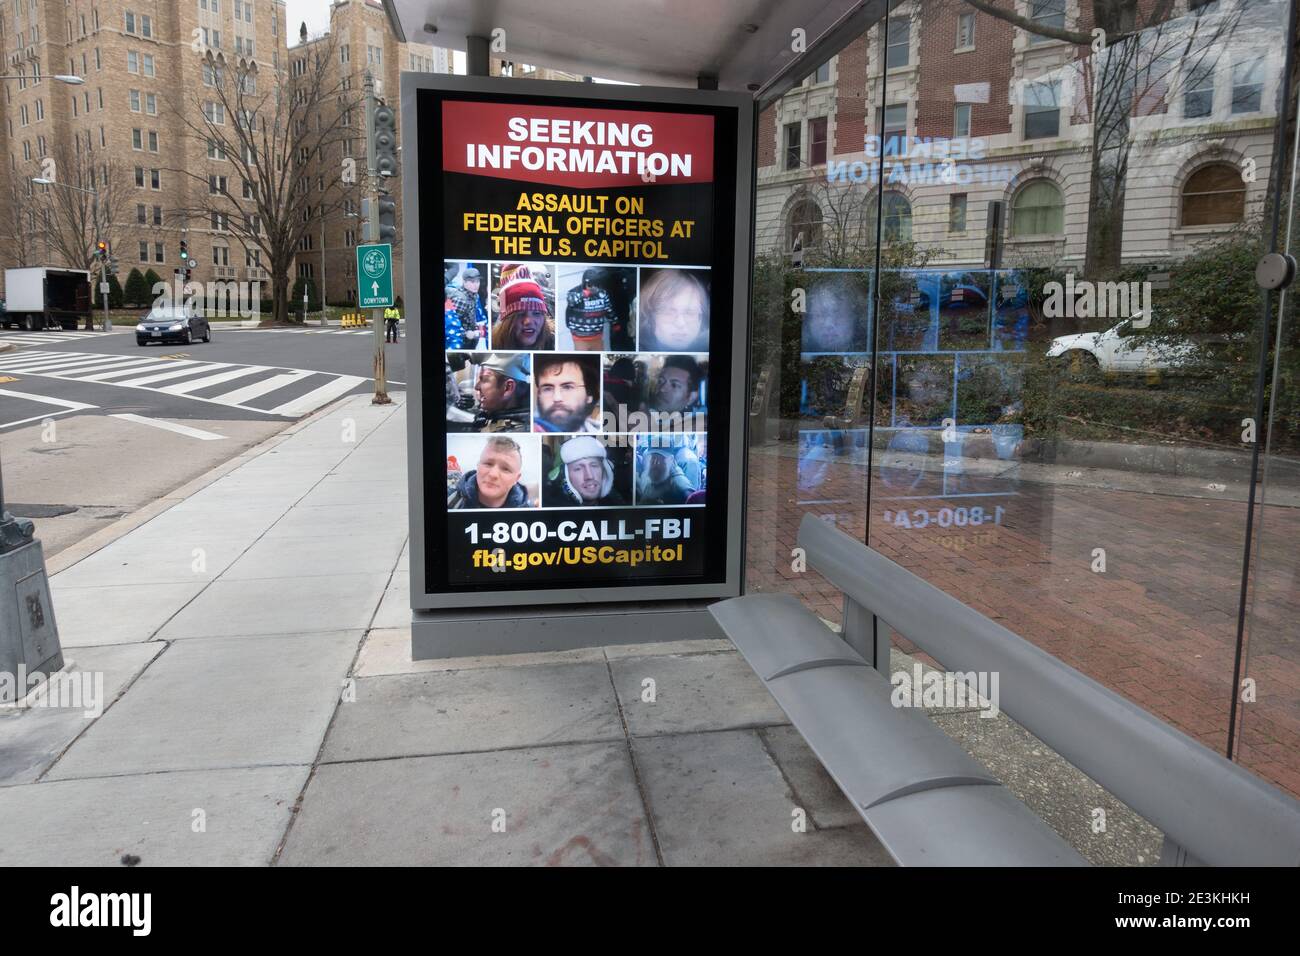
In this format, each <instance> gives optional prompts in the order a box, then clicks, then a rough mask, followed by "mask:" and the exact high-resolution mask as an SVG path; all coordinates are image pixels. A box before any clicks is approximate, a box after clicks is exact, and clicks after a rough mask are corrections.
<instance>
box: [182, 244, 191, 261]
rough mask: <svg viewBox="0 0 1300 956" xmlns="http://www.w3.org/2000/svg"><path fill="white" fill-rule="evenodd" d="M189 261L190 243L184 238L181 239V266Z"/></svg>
mask: <svg viewBox="0 0 1300 956" xmlns="http://www.w3.org/2000/svg"><path fill="white" fill-rule="evenodd" d="M189 261H190V244H189V243H188V242H186V241H185V240H184V239H182V240H181V266H182V267H184V266H185V264H186V263H188V262H189Z"/></svg>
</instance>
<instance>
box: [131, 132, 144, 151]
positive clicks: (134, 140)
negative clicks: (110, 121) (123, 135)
mask: <svg viewBox="0 0 1300 956" xmlns="http://www.w3.org/2000/svg"><path fill="white" fill-rule="evenodd" d="M131 148H132V149H144V133H143V131H141V130H139V129H133V130H131Z"/></svg>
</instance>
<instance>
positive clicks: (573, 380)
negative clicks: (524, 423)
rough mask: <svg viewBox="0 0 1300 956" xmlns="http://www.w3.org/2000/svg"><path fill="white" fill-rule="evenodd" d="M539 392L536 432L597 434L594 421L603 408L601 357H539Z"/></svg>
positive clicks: (536, 369) (536, 376)
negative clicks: (592, 414) (599, 409)
mask: <svg viewBox="0 0 1300 956" xmlns="http://www.w3.org/2000/svg"><path fill="white" fill-rule="evenodd" d="M533 382H534V384H535V391H536V392H537V412H536V414H535V415H534V416H533V431H535V432H598V431H600V423H599V422H596V421H593V420H592V418H591V413H592V411H593V410H594V409H595V408H596V407H597V405H599V404H600V356H599V355H563V354H561V355H537V356H534V361H533Z"/></svg>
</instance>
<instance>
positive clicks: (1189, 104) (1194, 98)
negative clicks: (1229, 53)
mask: <svg viewBox="0 0 1300 956" xmlns="http://www.w3.org/2000/svg"><path fill="white" fill-rule="evenodd" d="M1233 92H1234V93H1235V92H1236V90H1235V89H1234V91H1233ZM1212 112H1214V63H1213V62H1210V63H1206V62H1204V61H1201V62H1200V63H1198V64H1197V65H1196V66H1194V67H1193V68H1192V69H1191V71H1190V72H1189V73H1188V75H1187V85H1186V87H1185V88H1184V90H1183V118H1184V119H1198V118H1200V117H1205V116H1209V115H1210V114H1211V113H1212Z"/></svg>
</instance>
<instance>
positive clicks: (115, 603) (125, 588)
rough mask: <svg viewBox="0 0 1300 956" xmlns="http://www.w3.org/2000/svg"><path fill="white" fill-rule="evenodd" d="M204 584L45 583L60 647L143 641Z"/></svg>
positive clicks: (196, 582) (200, 582)
mask: <svg viewBox="0 0 1300 956" xmlns="http://www.w3.org/2000/svg"><path fill="white" fill-rule="evenodd" d="M207 586H208V582H206V581H194V582H191V583H189V584H154V585H151V586H149V587H141V586H140V585H138V584H122V585H117V586H115V587H63V586H61V584H60V582H59V579H58V578H57V577H56V578H55V579H54V580H53V581H51V582H50V595H51V598H52V599H53V601H54V620H55V622H56V623H57V624H58V627H59V640H60V641H61V642H62V644H63V646H64V647H65V648H68V647H87V646H90V645H94V644H127V643H131V642H134V641H147V640H149V639H150V638H152V637H153V636H154V634H155V633H157V631H158V629H159V628H161V627H162V626H163V624H165V623H166V622H167V620H168V619H169V618H171V617H172V615H174V614H176V613H177V612H178V611H180V609H181V608H183V607H184V606H185V605H186V604H188V603H189V602H190V601H192V600H194V598H195V597H196V596H197V595H198V594H199V592H200V591H202V590H203V589H204V588H205V587H207Z"/></svg>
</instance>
